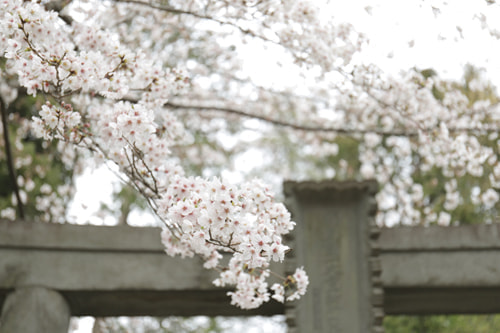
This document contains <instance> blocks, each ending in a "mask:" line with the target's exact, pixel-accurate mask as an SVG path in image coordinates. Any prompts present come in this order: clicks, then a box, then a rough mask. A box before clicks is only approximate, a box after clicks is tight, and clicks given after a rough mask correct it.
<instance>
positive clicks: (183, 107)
mask: <svg viewBox="0 0 500 333" xmlns="http://www.w3.org/2000/svg"><path fill="white" fill-rule="evenodd" d="M165 106H166V107H168V108H171V109H172V110H174V111H175V110H179V111H180V110H186V111H190V110H191V111H216V112H223V113H227V114H234V115H237V116H240V117H245V118H253V119H258V120H262V121H264V122H267V123H269V124H273V125H277V126H280V127H287V128H291V129H294V130H299V131H308V132H325V133H338V134H346V135H352V134H368V133H373V134H378V135H381V136H406V137H416V136H418V133H419V132H418V131H416V130H413V131H404V130H401V131H396V130H394V131H390V130H382V129H376V128H375V129H355V128H341V127H321V126H308V125H298V124H294V123H290V122H286V121H282V120H278V119H273V118H268V117H265V116H261V115H256V114H250V113H247V112H244V111H241V110H237V109H232V108H228V107H216V106H203V105H183V104H177V103H172V102H168V103H166V104H165ZM436 130H438V128H437V127H433V128H424V129H420V131H421V132H427V133H430V132H434V131H436ZM448 132H450V133H459V132H476V133H492V132H496V133H500V128H498V127H490V128H472V127H471V128H468V127H451V128H448Z"/></svg>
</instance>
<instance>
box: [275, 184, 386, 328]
mask: <svg viewBox="0 0 500 333" xmlns="http://www.w3.org/2000/svg"><path fill="white" fill-rule="evenodd" d="M377 188H378V186H377V184H376V183H375V182H373V181H365V182H353V181H348V182H336V181H335V182H334V181H323V182H321V183H315V182H300V183H299V182H286V183H285V184H284V192H285V196H286V198H287V206H288V208H289V209H290V210H291V212H292V218H293V220H295V221H296V222H297V225H296V229H295V230H294V232H293V237H295V239H291V243H290V241H289V243H290V245H291V247H292V248H293V251H292V252H291V253H290V254H289V256H290V255H294V256H295V258H291V259H292V260H289V262H288V263H287V266H286V267H285V270H286V271H287V273H290V271H292V270H293V269H294V267H295V266H296V265H304V268H305V270H306V272H307V273H308V275H309V287H308V291H307V293H306V294H305V295H304V296H303V297H302V298H301V299H300V300H299V301H297V302H293V303H290V304H289V305H285V314H286V316H287V324H288V328H289V332H290V333H295V332H315V333H321V332H336V333H367V332H372V333H380V332H383V327H382V320H383V313H384V312H383V288H382V283H381V280H380V274H381V265H380V260H379V258H378V251H377V245H376V243H375V241H376V239H377V238H378V235H379V232H380V231H379V229H378V228H377V227H376V225H375V221H374V215H375V212H376V203H375V197H374V194H375V193H376V191H377ZM293 259H295V260H293ZM294 261H295V262H294Z"/></svg>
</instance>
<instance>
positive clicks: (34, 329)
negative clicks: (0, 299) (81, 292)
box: [0, 287, 71, 333]
mask: <svg viewBox="0 0 500 333" xmlns="http://www.w3.org/2000/svg"><path fill="white" fill-rule="evenodd" d="M70 315H71V314H70V310H69V307H68V304H67V303H66V301H65V299H64V298H63V297H62V296H61V295H60V294H59V293H57V292H55V291H53V290H49V289H45V288H41V287H23V288H19V289H16V290H15V291H13V292H11V293H10V294H8V296H7V299H6V300H5V303H4V304H3V308H2V317H1V318H2V319H1V321H0V333H15V332H23V333H40V332H51V333H67V332H68V328H69V319H70Z"/></svg>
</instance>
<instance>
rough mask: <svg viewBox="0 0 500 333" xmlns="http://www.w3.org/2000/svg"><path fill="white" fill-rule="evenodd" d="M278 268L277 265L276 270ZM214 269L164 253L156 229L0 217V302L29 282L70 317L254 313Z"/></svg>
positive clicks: (276, 308)
mask: <svg viewBox="0 0 500 333" xmlns="http://www.w3.org/2000/svg"><path fill="white" fill-rule="evenodd" d="M276 269H277V270H278V271H279V270H280V268H279V267H278V268H276ZM215 277H216V272H214V271H209V270H206V269H203V267H202V263H201V262H200V260H198V259H196V258H187V259H181V258H172V257H169V256H168V255H166V253H165V252H164V249H163V246H162V244H161V242H160V229H158V228H132V227H100V226H99V227H97V226H76V225H60V224H45V223H30V222H25V221H17V222H6V221H3V222H0V304H1V302H2V300H3V299H4V298H5V296H6V294H7V293H9V292H11V291H12V290H14V289H16V288H19V287H24V286H32V285H38V286H44V287H45V288H49V289H53V290H57V291H59V292H60V293H61V294H62V295H64V297H66V298H67V300H68V303H69V304H70V307H71V312H72V314H73V315H90V314H94V315H99V316H111V315H145V314H148V313H149V314H150V315H157V316H161V315H174V314H175V315H185V316H188V315H196V314H206V315H255V314H262V315H267V314H274V313H276V312H278V313H280V312H281V313H282V312H283V305H281V304H278V303H276V302H271V303H269V304H267V305H266V306H264V307H262V308H261V309H258V310H255V311H243V310H240V309H238V308H236V307H234V306H232V305H230V298H229V297H228V296H227V295H226V293H227V291H228V290H227V289H222V288H216V287H214V286H213V284H212V281H213V279H215Z"/></svg>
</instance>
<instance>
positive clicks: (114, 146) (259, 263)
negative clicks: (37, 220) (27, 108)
mask: <svg viewBox="0 0 500 333" xmlns="http://www.w3.org/2000/svg"><path fill="white" fill-rule="evenodd" d="M1 9H2V14H0V26H1V28H0V40H1V41H2V44H0V52H1V54H2V55H4V57H5V58H6V59H7V65H6V68H7V70H8V72H9V74H12V75H14V74H15V75H16V76H17V78H18V83H19V85H21V86H23V87H25V88H26V89H27V92H28V94H31V95H33V96H36V94H37V93H39V92H43V93H44V94H47V96H50V98H51V99H52V102H47V103H46V104H45V105H43V106H42V107H41V110H40V111H39V112H38V116H35V117H33V121H32V124H31V129H32V131H33V133H34V134H35V135H36V136H37V137H40V138H43V139H45V140H49V141H50V140H53V139H57V140H61V141H66V142H70V143H73V144H75V145H76V146H77V148H82V147H83V148H88V149H89V151H91V152H93V153H94V154H95V156H96V157H97V158H98V159H108V160H111V161H113V162H115V163H116V164H117V165H118V166H119V167H120V171H121V172H122V174H123V175H124V176H125V177H127V178H128V182H130V183H131V184H132V185H133V186H134V187H135V188H136V189H137V190H138V191H139V192H140V193H141V194H142V195H144V196H145V198H146V200H147V201H148V203H149V204H150V206H151V207H152V209H153V210H154V212H155V213H156V214H157V215H158V217H159V218H160V219H161V220H162V221H164V222H165V230H164V232H163V235H162V239H163V241H164V244H165V246H166V251H167V253H168V254H170V255H181V256H193V255H198V256H200V257H202V258H203V259H204V260H205V264H204V266H205V267H206V268H213V269H217V270H220V272H221V274H220V277H219V278H218V279H217V280H216V281H215V282H214V283H216V284H217V285H220V286H223V285H234V286H235V287H236V290H235V291H234V292H233V293H231V295H232V302H233V304H235V305H238V306H240V307H242V308H255V307H258V306H260V305H261V304H262V303H263V302H265V301H268V300H269V299H270V289H269V287H268V282H267V279H268V278H269V277H270V275H271V271H270V270H269V264H270V262H271V261H283V260H284V257H285V253H286V252H287V250H289V248H288V247H287V246H285V245H284V244H282V236H283V235H284V234H286V233H288V232H289V231H290V230H291V229H293V226H294V223H293V222H292V221H291V220H290V214H289V213H288V211H287V210H286V208H285V207H284V206H283V205H282V204H280V203H277V202H275V201H274V197H273V195H272V193H271V192H270V191H269V189H268V188H266V186H264V185H262V184H260V183H259V182H251V183H248V184H244V185H242V186H240V187H237V186H231V185H228V184H225V183H224V182H222V181H221V180H220V179H217V178H216V179H212V180H207V179H203V178H199V177H187V176H185V172H184V170H183V169H182V168H181V167H180V165H179V163H178V162H177V160H176V158H175V156H174V155H173V154H172V152H171V149H170V148H171V147H172V146H175V145H180V144H183V143H186V142H189V141H190V138H189V134H188V132H187V131H186V130H185V129H184V127H183V125H182V124H181V123H180V122H179V121H178V119H177V118H176V117H175V116H174V115H173V114H172V113H171V112H168V111H167V110H165V109H163V108H162V106H163V105H164V104H165V103H166V102H167V100H168V98H169V97H170V96H172V95H175V94H180V93H183V92H184V91H185V89H186V87H187V84H188V81H187V79H186V78H185V76H184V74H183V73H182V71H180V70H173V69H168V68H166V67H165V65H164V64H162V63H161V62H159V61H156V60H155V59H148V57H147V56H146V54H145V53H143V52H141V51H140V50H139V51H137V52H132V51H131V50H130V49H129V48H127V47H126V46H124V45H122V44H121V43H120V41H119V38H117V36H116V35H114V34H113V33H112V32H110V31H107V30H104V29H99V27H97V26H96V25H92V26H91V25H90V24H88V25H86V24H84V23H78V22H72V24H71V26H67V25H66V26H65V27H64V28H62V25H64V24H65V23H64V22H62V21H61V19H60V18H59V16H58V14H57V13H56V12H47V11H46V10H45V8H44V7H43V5H42V4H39V3H36V2H23V1H16V0H13V1H8V0H4V1H2V3H1ZM96 96H101V98H96ZM54 101H55V102H54ZM43 190H44V191H45V192H47V194H50V193H51V191H49V190H48V187H47V186H45V187H44V189H43ZM50 202H51V200H42V199H40V200H39V201H38V202H37V207H38V208H39V209H40V210H47V209H49V206H50ZM223 252H227V253H230V254H231V259H230V260H229V263H228V264H227V266H223V265H221V264H220V259H221V257H222V253H223ZM280 279H281V283H282V286H283V287H282V288H281V289H280V288H278V287H276V285H274V286H273V290H275V291H276V292H277V295H278V296H277V297H275V298H277V299H279V300H282V301H284V298H283V297H282V296H279V295H283V290H284V289H287V290H292V291H291V292H290V294H289V296H288V297H287V298H288V299H289V300H293V299H296V298H298V297H299V296H300V295H303V294H304V293H305V290H306V287H307V282H308V280H307V276H306V274H305V272H304V271H303V270H302V269H299V270H298V271H297V272H296V273H295V274H294V275H292V276H289V277H281V278H280Z"/></svg>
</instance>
